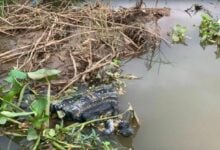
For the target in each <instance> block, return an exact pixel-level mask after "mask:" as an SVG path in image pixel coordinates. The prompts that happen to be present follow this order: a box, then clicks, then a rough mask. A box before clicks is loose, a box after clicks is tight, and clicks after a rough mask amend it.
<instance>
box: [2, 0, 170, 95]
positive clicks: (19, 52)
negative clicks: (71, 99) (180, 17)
mask: <svg viewBox="0 0 220 150" xmlns="http://www.w3.org/2000/svg"><path fill="white" fill-rule="evenodd" d="M164 15H169V9H166V8H161V9H159V8H158V9H156V8H141V7H140V6H138V7H133V8H129V9H125V8H122V9H120V10H118V11H115V10H112V9H109V8H108V7H107V6H104V5H100V4H97V5H95V6H86V7H82V8H78V9H72V10H63V11H62V12H55V11H52V10H51V9H48V8H45V7H42V8H40V7H39V8H33V7H29V6H24V5H9V6H7V8H6V13H5V18H0V32H1V36H2V38H7V39H10V40H12V41H13V43H14V45H12V46H10V43H8V44H9V46H8V47H9V48H8V49H6V48H3V47H2V44H0V45H1V46H0V63H1V64H0V71H1V74H2V72H7V71H8V70H9V69H10V68H11V67H13V66H14V67H17V68H19V69H21V70H24V71H33V70H36V69H39V68H56V69H59V70H61V72H62V74H61V76H62V79H61V78H60V79H59V80H57V82H56V83H53V84H59V85H61V86H60V87H61V88H60V89H59V90H61V91H63V90H65V89H67V88H68V87H69V86H71V85H72V84H73V83H75V82H76V81H80V80H82V79H83V80H86V79H88V77H89V74H90V73H91V72H94V71H97V70H99V69H101V68H102V67H103V66H105V65H107V64H109V63H111V62H112V60H113V59H123V58H126V57H131V56H137V55H140V54H142V53H144V52H147V51H150V50H154V49H155V48H156V47H157V46H158V43H159V42H160V40H161V38H160V36H159V34H158V29H159V28H158V26H157V23H156V22H157V20H158V19H159V18H160V17H162V16H164Z"/></svg>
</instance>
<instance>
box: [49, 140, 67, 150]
mask: <svg viewBox="0 0 220 150" xmlns="http://www.w3.org/2000/svg"><path fill="white" fill-rule="evenodd" d="M52 144H53V146H54V147H56V148H57V149H58V150H66V149H65V148H63V146H62V145H60V144H59V143H57V142H52Z"/></svg>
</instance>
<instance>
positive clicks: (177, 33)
mask: <svg viewBox="0 0 220 150" xmlns="http://www.w3.org/2000/svg"><path fill="white" fill-rule="evenodd" d="M186 31H187V28H186V27H184V26H181V25H179V24H177V25H176V26H174V27H173V29H172V33H171V39H172V41H173V43H184V42H185V39H186V35H185V33H186Z"/></svg>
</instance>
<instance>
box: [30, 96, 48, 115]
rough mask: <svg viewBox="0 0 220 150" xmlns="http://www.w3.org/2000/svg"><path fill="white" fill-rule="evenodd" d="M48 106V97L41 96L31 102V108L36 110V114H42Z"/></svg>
mask: <svg viewBox="0 0 220 150" xmlns="http://www.w3.org/2000/svg"><path fill="white" fill-rule="evenodd" d="M46 106H47V99H46V98H45V97H41V98H40V99H37V100H35V101H34V102H33V103H32V104H31V110H32V111H33V112H34V114H35V116H41V115H42V114H43V112H44V110H45V109H46Z"/></svg>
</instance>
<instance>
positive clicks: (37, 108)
mask: <svg viewBox="0 0 220 150" xmlns="http://www.w3.org/2000/svg"><path fill="white" fill-rule="evenodd" d="M114 63H115V65H116V64H117V65H118V64H119V63H120V62H119V61H115V62H114ZM58 73H60V71H59V70H53V69H52V70H46V69H41V70H37V71H35V72H29V73H24V72H22V71H20V70H17V69H13V70H11V71H10V73H9V74H8V77H7V78H6V81H7V83H8V84H9V85H11V87H10V88H9V89H8V90H7V91H6V92H4V90H3V88H2V87H1V88H0V100H1V102H2V104H3V105H1V110H0V125H1V126H4V125H7V124H9V125H11V124H14V125H19V127H20V126H24V125H25V126H24V127H23V128H25V129H23V128H22V129H20V128H17V130H18V131H17V132H18V133H19V132H21V133H22V134H23V133H24V131H26V137H27V140H28V141H35V144H34V145H33V147H32V149H38V147H39V145H40V144H41V141H42V139H44V140H46V141H47V142H51V144H52V145H53V146H54V147H56V148H59V149H70V148H78V149H87V148H94V147H98V148H103V149H105V150H109V149H111V147H110V146H111V145H110V143H109V142H102V141H101V139H100V138H99V135H98V134H97V133H96V132H95V130H92V131H91V132H90V133H86V134H84V133H82V130H83V129H84V127H85V126H86V123H82V124H80V123H75V124H73V125H74V126H72V128H71V130H70V128H66V127H64V126H63V122H61V124H60V125H56V126H55V128H50V126H49V124H48V121H49V119H50V118H49V117H50V116H49V113H48V111H49V106H50V81H49V79H48V78H50V77H53V76H56V75H57V74H58ZM28 77H29V78H28ZM40 79H46V81H47V83H46V84H47V85H48V89H47V90H48V92H47V95H44V96H42V95H37V94H36V95H35V96H34V100H33V102H32V103H31V104H30V106H29V108H28V111H25V110H22V109H21V108H20V107H19V106H20V105H18V106H17V104H20V103H21V101H22V100H23V97H24V93H25V92H24V91H25V89H30V88H31V87H29V85H31V84H30V81H32V80H38V82H39V80H40ZM18 97H19V100H18V102H17V101H14V99H15V98H17V99H18ZM9 108H10V109H9ZM61 115H62V114H61ZM19 117H24V118H25V122H22V123H21V122H19V121H18V120H17V118H19ZM6 123H7V124H6ZM13 127H16V126H13ZM71 131H72V132H71ZM41 137H43V138H41ZM69 139H71V140H72V141H71V142H70V141H69ZM71 143H74V144H71Z"/></svg>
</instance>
